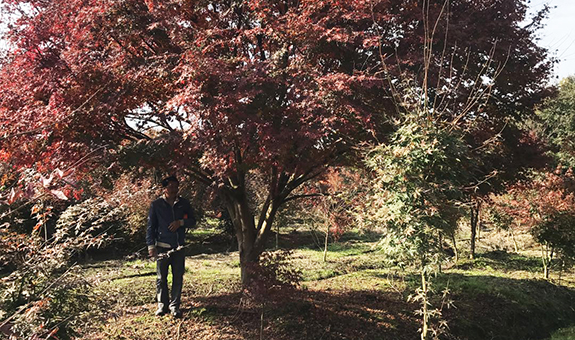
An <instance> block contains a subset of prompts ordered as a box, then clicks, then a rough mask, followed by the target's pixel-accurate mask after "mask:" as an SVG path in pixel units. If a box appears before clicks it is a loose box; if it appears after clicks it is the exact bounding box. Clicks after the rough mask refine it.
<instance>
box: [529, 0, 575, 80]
mask: <svg viewBox="0 0 575 340" xmlns="http://www.w3.org/2000/svg"><path fill="white" fill-rule="evenodd" d="M546 3H547V4H549V5H550V6H551V11H550V13H549V18H548V19H547V20H545V27H544V28H543V30H542V32H541V33H540V37H541V40H540V42H539V44H540V45H541V46H543V47H546V48H548V49H549V51H550V52H551V55H553V56H555V57H556V58H558V59H559V63H558V64H557V65H556V66H555V72H554V73H555V75H556V76H557V77H558V78H559V79H562V78H565V77H567V76H572V75H575V24H574V23H573V20H574V19H575V1H573V0H531V4H530V7H531V9H532V11H537V10H539V9H541V8H542V7H543V6H544V5H545V4H546Z"/></svg>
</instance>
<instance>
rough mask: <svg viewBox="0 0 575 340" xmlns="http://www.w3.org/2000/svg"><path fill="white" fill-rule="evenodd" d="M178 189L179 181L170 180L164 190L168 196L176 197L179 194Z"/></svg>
mask: <svg viewBox="0 0 575 340" xmlns="http://www.w3.org/2000/svg"><path fill="white" fill-rule="evenodd" d="M178 189H179V188H178V183H177V182H173V181H170V182H168V185H167V186H166V187H165V188H164V192H165V194H166V196H167V197H170V198H175V197H176V196H178Z"/></svg>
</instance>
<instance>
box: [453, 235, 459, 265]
mask: <svg viewBox="0 0 575 340" xmlns="http://www.w3.org/2000/svg"><path fill="white" fill-rule="evenodd" d="M451 242H452V243H453V252H454V253H455V263H457V262H459V250H458V249H457V241H456V240H455V232H454V233H453V234H451Z"/></svg>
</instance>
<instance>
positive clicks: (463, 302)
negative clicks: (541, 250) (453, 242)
mask: <svg viewBox="0 0 575 340" xmlns="http://www.w3.org/2000/svg"><path fill="white" fill-rule="evenodd" d="M446 286H448V287H449V289H450V292H451V293H450V297H451V299H452V300H453V301H454V305H455V307H456V308H451V309H448V310H445V311H444V312H443V315H444V317H445V318H446V320H447V321H448V324H449V327H450V332H451V334H452V337H453V339H461V340H464V339H466V340H483V339H509V340H512V339H513V340H514V339H547V338H548V337H549V336H550V334H551V333H552V332H553V331H555V330H557V329H559V328H563V327H567V326H571V325H575V309H574V308H573V306H575V290H573V289H569V288H566V287H562V286H556V285H554V284H552V283H550V282H547V281H544V280H528V279H510V278H503V277H496V276H481V275H479V276H474V275H473V276H472V275H463V274H454V273H450V274H444V275H441V276H440V277H437V278H436V279H434V287H435V289H436V291H441V290H442V289H443V288H444V287H446Z"/></svg>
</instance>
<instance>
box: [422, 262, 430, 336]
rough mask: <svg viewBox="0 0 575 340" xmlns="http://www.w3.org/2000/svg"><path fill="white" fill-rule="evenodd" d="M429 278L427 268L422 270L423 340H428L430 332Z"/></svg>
mask: <svg viewBox="0 0 575 340" xmlns="http://www.w3.org/2000/svg"><path fill="white" fill-rule="evenodd" d="M427 293H428V287H427V277H426V272H425V268H422V270H421V295H422V297H421V298H422V302H421V308H422V309H421V313H422V316H423V320H422V325H421V340H427V339H428V332H429V311H428V308H427V304H428V302H427Z"/></svg>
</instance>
